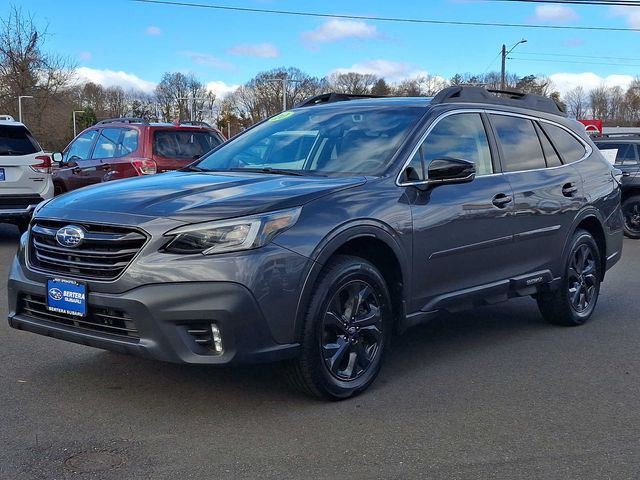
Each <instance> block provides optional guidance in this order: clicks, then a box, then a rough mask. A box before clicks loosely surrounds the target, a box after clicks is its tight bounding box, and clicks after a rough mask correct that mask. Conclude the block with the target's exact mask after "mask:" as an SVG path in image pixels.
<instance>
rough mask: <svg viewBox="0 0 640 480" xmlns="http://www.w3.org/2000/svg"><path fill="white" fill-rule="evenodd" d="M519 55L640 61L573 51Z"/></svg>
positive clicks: (522, 53) (638, 59) (639, 59)
mask: <svg viewBox="0 0 640 480" xmlns="http://www.w3.org/2000/svg"><path fill="white" fill-rule="evenodd" d="M518 55H541V56H545V57H569V58H590V59H601V60H630V61H632V62H640V58H630V57H611V56H609V55H606V56H598V55H575V54H573V53H542V52H518Z"/></svg>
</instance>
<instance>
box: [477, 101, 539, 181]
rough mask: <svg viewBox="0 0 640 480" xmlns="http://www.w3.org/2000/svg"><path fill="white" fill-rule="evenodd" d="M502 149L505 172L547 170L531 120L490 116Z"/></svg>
mask: <svg viewBox="0 0 640 480" xmlns="http://www.w3.org/2000/svg"><path fill="white" fill-rule="evenodd" d="M489 116H490V118H491V123H492V124H493V127H494V128H495V131H496V137H497V139H498V143H499V144H500V147H501V148H502V154H503V157H504V158H503V159H502V160H503V162H504V165H503V168H504V171H505V172H518V171H521V170H535V169H538V168H545V167H546V163H545V161H544V154H543V153H542V146H541V145H540V140H539V139H538V134H537V133H536V130H535V128H534V126H533V122H532V121H531V120H527V119H526V118H521V117H513V116H510V115H493V114H492V115H489Z"/></svg>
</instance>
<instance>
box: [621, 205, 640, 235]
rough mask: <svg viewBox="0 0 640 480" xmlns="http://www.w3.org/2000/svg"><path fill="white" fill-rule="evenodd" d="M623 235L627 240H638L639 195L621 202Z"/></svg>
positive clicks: (639, 230)
mask: <svg viewBox="0 0 640 480" xmlns="http://www.w3.org/2000/svg"><path fill="white" fill-rule="evenodd" d="M622 215H623V216H624V233H625V235H626V236H627V237H629V238H636V239H637V238H640V195H636V196H633V197H629V198H627V199H626V200H625V201H624V202H622Z"/></svg>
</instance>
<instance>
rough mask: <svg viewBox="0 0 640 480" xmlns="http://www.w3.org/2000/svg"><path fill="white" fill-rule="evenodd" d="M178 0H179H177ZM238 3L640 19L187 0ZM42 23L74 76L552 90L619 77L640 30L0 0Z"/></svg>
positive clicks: (352, 11)
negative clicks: (503, 73)
mask: <svg viewBox="0 0 640 480" xmlns="http://www.w3.org/2000/svg"><path fill="white" fill-rule="evenodd" d="M184 1H189V0H184ZM190 1H191V2H192V3H200V4H212V5H226V6H233V7H243V8H262V9H275V10H293V11H305V12H319V13H332V14H346V15H364V16H378V17H402V18H414V19H427V20H453V21H462V22H494V23H495V22H498V23H515V24H523V25H526V26H529V25H555V26H590V27H593V26H597V27H613V28H621V27H622V28H638V29H640V7H617V6H614V7H611V6H582V5H580V6H565V5H549V4H546V5H543V4H535V3H518V2H499V1H482V0H423V1H415V0H414V1H409V0H395V1H389V0H386V1H380V0H367V1H366V2H365V1H362V0H323V1H322V2H311V1H301V0H298V1H293V0H190ZM12 5H13V6H16V7H18V8H21V9H22V12H23V13H29V14H32V15H33V16H34V19H35V22H36V23H38V24H40V25H48V34H49V35H48V37H47V38H46V43H45V47H46V48H45V49H46V50H49V51H52V52H56V53H59V54H63V55H67V56H68V57H70V58H71V59H72V60H74V61H75V62H76V63H77V65H78V75H79V77H80V78H81V79H84V80H90V81H94V82H96V83H100V84H102V85H104V86H112V85H120V86H122V87H123V88H125V89H130V88H136V89H141V90H145V91H152V90H153V88H154V87H155V85H156V83H157V82H158V81H159V80H160V78H161V77H162V74H163V73H164V72H167V71H180V72H185V73H186V72H193V73H194V74H195V75H196V76H197V77H198V78H199V79H200V80H201V81H204V82H205V83H207V84H208V85H209V87H210V88H211V89H212V90H214V91H216V92H217V93H218V94H224V93H225V92H228V91H230V90H232V89H233V88H234V87H236V86H237V85H240V84H242V83H245V82H247V81H248V80H250V79H251V78H252V77H253V76H255V75H256V74H257V73H258V72H261V71H265V70H270V69H272V68H277V67H282V66H285V67H289V66H291V67H297V68H299V69H301V70H302V71H304V72H306V73H308V74H310V75H314V76H325V75H328V74H330V73H332V72H334V71H345V70H350V71H358V72H361V73H373V74H376V75H380V76H383V77H385V78H386V79H387V80H388V81H391V82H396V81H399V80H401V79H403V78H408V77H413V76H416V75H423V74H427V73H428V74H431V75H437V76H442V77H445V78H450V77H451V76H453V75H454V74H456V73H465V72H469V73H483V72H487V71H498V70H499V69H500V58H499V52H500V48H501V46H502V44H503V43H504V44H506V45H507V48H510V47H511V46H513V45H514V44H516V43H517V42H518V41H520V40H521V39H526V40H527V42H526V43H523V44H520V45H518V46H517V47H516V48H515V49H514V50H513V52H512V53H511V54H510V58H509V59H508V60H507V70H508V71H509V72H510V73H515V74H517V75H520V76H524V75H529V74H534V75H544V76H548V77H550V78H551V79H552V81H553V83H554V87H555V88H556V89H557V90H559V91H560V92H562V93H564V92H566V91H567V90H568V89H570V88H572V87H574V86H576V85H582V86H583V87H585V88H586V89H587V90H588V89H591V88H595V87H598V86H599V85H601V84H602V83H605V84H606V85H620V86H622V87H625V86H627V85H628V84H629V82H630V81H631V80H632V78H633V77H634V76H635V75H639V74H640V32H633V31H631V32H623V31H620V32H615V31H606V32H598V31H583V30H556V29H547V28H527V27H526V26H520V27H496V26H455V25H434V24H411V23H394V22H385V21H374V20H348V19H330V18H319V17H303V16H287V15H275V14H266V13H249V12H238V11H226V10H215V9H207V8H193V7H186V6H176V5H164V4H151V3H139V2H134V1H132V0H108V1H107V0H102V1H98V0H83V1H81V0H56V1H53V0H14V1H13V2H12V1H11V0H9V1H7V0H3V1H2V2H0V18H1V19H6V18H7V15H8V12H9V10H10V8H11V6H12Z"/></svg>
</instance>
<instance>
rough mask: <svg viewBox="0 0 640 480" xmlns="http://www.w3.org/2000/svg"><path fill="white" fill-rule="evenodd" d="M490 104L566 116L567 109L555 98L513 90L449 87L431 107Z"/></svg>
mask: <svg viewBox="0 0 640 480" xmlns="http://www.w3.org/2000/svg"><path fill="white" fill-rule="evenodd" d="M457 102H459V103H464V102H469V103H489V104H494V105H509V106H512V107H521V108H530V109H532V110H538V111H541V112H546V113H552V114H554V115H562V116H566V108H565V106H564V105H563V104H561V103H559V102H556V101H555V100H554V99H553V98H549V97H543V96H542V95H534V94H531V93H524V92H518V91H512V90H494V89H486V88H481V87H460V86H456V87H448V88H445V89H444V90H441V91H440V92H438V93H437V94H436V96H435V97H433V100H431V105H436V104H439V103H457Z"/></svg>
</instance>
